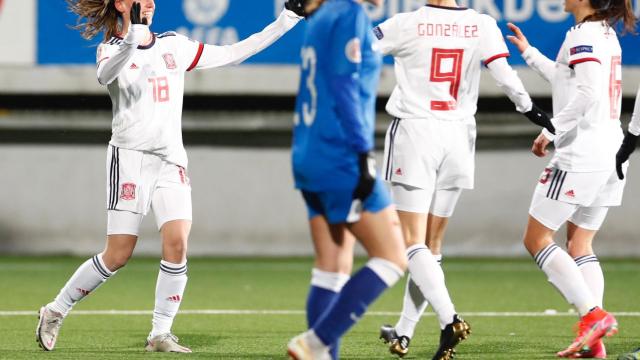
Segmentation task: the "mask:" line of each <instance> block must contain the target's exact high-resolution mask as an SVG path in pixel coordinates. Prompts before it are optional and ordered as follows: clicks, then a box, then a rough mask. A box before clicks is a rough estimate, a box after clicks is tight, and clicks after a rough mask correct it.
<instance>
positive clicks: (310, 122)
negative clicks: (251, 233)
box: [288, 0, 406, 360]
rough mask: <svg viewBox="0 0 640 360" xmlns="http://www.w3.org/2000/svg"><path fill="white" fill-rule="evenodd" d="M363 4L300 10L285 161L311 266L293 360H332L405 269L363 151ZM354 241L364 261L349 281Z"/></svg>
mask: <svg viewBox="0 0 640 360" xmlns="http://www.w3.org/2000/svg"><path fill="white" fill-rule="evenodd" d="M368 2H370V3H372V4H374V5H378V6H379V5H381V4H382V2H383V1H382V0H368ZM363 3H364V1H363V0H326V1H318V0H309V1H307V3H306V7H305V13H306V14H312V15H308V24H307V25H308V27H307V32H306V36H305V39H304V43H303V46H302V50H301V56H302V64H301V68H302V71H301V79H300V90H299V93H298V98H297V101H296V111H295V117H294V124H295V127H294V131H293V148H292V163H293V173H294V177H295V185H296V188H297V189H299V190H300V191H301V193H302V196H303V198H304V201H305V203H306V205H307V209H308V212H309V224H310V229H311V237H312V239H313V243H314V247H315V250H316V261H315V264H314V269H313V272H312V278H311V289H310V292H309V296H308V299H307V320H308V325H309V330H308V331H306V332H304V333H302V334H301V335H299V336H297V337H295V338H293V339H292V340H291V341H290V342H289V345H288V352H289V355H290V356H291V357H292V358H293V359H297V360H302V359H330V358H334V359H336V358H338V348H339V344H338V341H339V339H340V338H341V337H342V335H344V334H345V333H346V332H347V330H348V329H349V328H350V327H351V326H353V325H354V324H355V323H356V321H358V320H359V319H360V317H361V316H362V315H363V314H364V312H365V311H366V309H367V307H368V306H369V305H370V304H371V303H372V302H373V301H374V300H375V299H376V298H377V297H378V296H379V295H380V294H381V293H382V292H383V291H384V290H385V289H387V288H388V287H390V286H392V285H393V284H395V283H396V282H397V281H398V280H399V279H400V278H401V277H402V275H403V273H404V270H405V268H406V256H405V254H404V245H403V241H402V235H401V231H400V227H399V220H398V217H397V215H396V212H395V209H394V207H393V206H392V205H391V202H390V196H389V194H388V191H387V189H386V187H385V186H384V184H383V182H382V181H381V180H380V179H379V178H378V177H377V175H376V172H375V164H374V162H373V158H372V154H371V152H372V150H373V135H374V119H375V101H376V90H377V85H378V80H379V74H380V67H381V65H382V57H381V55H380V54H379V53H377V52H375V51H374V50H373V47H372V45H373V41H374V34H373V32H372V31H371V29H372V25H371V21H370V19H369V18H368V16H367V14H366V12H365V10H364V8H363ZM354 236H355V237H356V238H358V239H359V240H360V241H361V243H362V245H363V246H364V248H365V249H366V251H367V253H368V255H369V261H368V262H367V264H366V265H365V266H364V267H363V268H362V269H360V270H359V271H358V272H356V273H355V274H354V275H353V276H352V277H350V278H349V273H350V272H351V266H352V261H353V259H352V255H353V244H354ZM330 353H331V355H330Z"/></svg>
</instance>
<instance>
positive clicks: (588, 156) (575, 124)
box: [509, 0, 635, 358]
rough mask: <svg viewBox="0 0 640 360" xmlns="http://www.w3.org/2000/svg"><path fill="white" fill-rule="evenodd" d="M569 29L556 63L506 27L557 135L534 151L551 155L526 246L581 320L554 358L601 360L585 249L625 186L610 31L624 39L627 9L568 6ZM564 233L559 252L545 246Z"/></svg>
mask: <svg viewBox="0 0 640 360" xmlns="http://www.w3.org/2000/svg"><path fill="white" fill-rule="evenodd" d="M565 11H567V12H569V13H571V14H572V15H573V16H574V18H575V21H576V25H575V26H573V27H572V28H571V29H570V30H569V31H567V34H566V37H565V40H564V43H563V44H562V47H561V48H560V52H559V54H558V56H557V58H556V61H555V62H554V61H552V60H550V59H548V58H547V57H545V56H544V55H542V54H541V53H540V52H539V51H538V50H537V49H535V48H534V47H532V46H529V43H528V41H527V39H526V37H525V36H524V35H523V34H522V32H521V31H520V29H519V28H518V27H516V26H515V25H513V24H509V27H510V29H511V30H512V31H513V32H514V34H515V36H509V40H510V41H511V42H512V43H513V44H515V45H516V46H517V47H518V50H520V52H521V53H522V56H523V57H524V59H525V60H526V61H527V64H528V65H529V66H530V67H531V68H533V69H534V70H535V71H536V72H538V73H539V74H540V75H541V76H542V77H543V78H545V79H546V80H547V81H549V82H550V83H551V86H552V97H553V113H554V117H553V119H552V123H553V125H554V127H555V129H556V133H555V135H554V134H552V133H550V132H549V131H546V130H543V133H542V134H540V136H538V138H537V139H536V140H535V141H534V144H533V148H532V151H533V153H534V154H536V155H537V156H540V157H542V156H545V155H546V154H547V150H546V147H547V145H548V144H549V143H550V142H551V141H553V142H554V145H555V153H554V155H553V157H552V159H551V161H550V163H549V165H548V166H547V168H545V169H544V171H543V173H542V176H541V178H540V180H539V182H538V185H537V187H536V190H535V192H534V195H533V199H532V201H531V207H530V209H529V223H528V225H527V229H526V232H525V235H524V245H525V247H526V248H527V250H528V251H529V253H530V254H531V255H532V256H534V257H535V261H536V263H537V264H538V266H539V267H540V268H541V269H542V271H544V272H545V274H546V275H547V277H548V279H549V282H551V283H552V284H553V285H554V286H555V287H556V288H557V289H558V290H559V291H560V293H562V295H563V296H564V297H565V298H566V300H567V301H568V302H569V303H570V304H573V305H574V306H575V307H576V308H577V310H578V312H579V314H580V316H581V319H580V323H579V330H578V336H577V337H576V340H575V341H574V342H573V343H572V344H571V345H570V346H569V347H568V348H567V349H565V350H563V351H560V352H558V354H557V355H558V356H561V357H571V358H575V357H587V358H588V357H598V358H600V357H605V356H606V351H605V348H604V345H603V344H602V341H601V338H602V337H603V336H605V335H609V336H610V335H613V334H615V332H616V331H617V322H616V320H615V318H614V317H613V316H612V315H611V314H609V313H607V312H606V311H604V310H602V299H603V293H604V279H603V275H602V269H601V268H600V264H599V262H598V259H597V257H596V256H595V255H594V253H593V248H592V246H591V243H592V240H593V238H594V236H595V234H596V232H597V231H598V229H599V228H600V226H601V225H602V223H603V221H604V218H605V216H606V214H607V210H608V208H609V207H610V206H618V205H620V202H621V199H622V191H623V188H624V181H621V180H619V179H618V178H617V176H616V172H615V154H616V151H617V150H618V148H619V147H620V143H621V141H622V131H621V128H620V104H621V99H620V95H621V91H622V85H621V56H622V52H621V49H620V44H619V42H618V38H617V35H616V31H615V28H614V26H615V24H616V23H618V22H619V21H622V22H623V25H624V27H625V29H626V30H632V29H633V28H634V25H635V18H634V16H633V11H632V8H631V4H630V1H629V0H566V2H565ZM564 223H567V252H565V251H564V250H563V249H561V248H559V247H558V246H557V245H556V244H555V242H554V241H553V235H554V233H555V232H556V231H557V230H558V229H559V228H560V226H562V225H563V224H564Z"/></svg>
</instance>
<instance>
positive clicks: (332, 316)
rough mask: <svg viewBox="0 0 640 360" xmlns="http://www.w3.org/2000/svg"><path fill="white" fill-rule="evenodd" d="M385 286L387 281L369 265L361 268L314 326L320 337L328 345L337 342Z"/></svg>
mask: <svg viewBox="0 0 640 360" xmlns="http://www.w3.org/2000/svg"><path fill="white" fill-rule="evenodd" d="M386 289H387V284H386V283H385V282H384V281H383V280H382V279H381V278H380V277H379V276H378V275H377V274H376V273H375V272H374V271H373V270H371V269H370V268H369V267H368V266H365V267H363V268H362V269H360V271H358V272H357V273H356V274H355V275H354V276H352V277H351V279H350V280H349V281H348V282H347V283H346V284H345V286H344V287H343V288H342V291H340V294H339V295H338V297H337V299H336V300H335V301H334V302H333V306H332V307H331V308H329V309H327V311H325V312H324V313H323V314H322V316H321V317H320V319H318V320H317V321H316V323H315V324H314V325H313V330H314V331H315V333H316V335H317V336H318V338H320V340H322V342H323V343H325V344H334V343H336V341H338V340H339V339H340V338H341V337H342V335H344V334H345V333H346V332H347V331H348V330H349V328H351V327H352V326H353V325H354V324H355V323H356V322H357V321H358V320H360V317H362V315H364V313H365V311H366V310H367V308H368V307H369V305H371V303H373V302H374V301H375V300H376V299H377V298H378V296H380V294H382V292H383V291H384V290H386Z"/></svg>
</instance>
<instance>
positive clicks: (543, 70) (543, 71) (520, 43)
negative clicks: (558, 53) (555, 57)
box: [507, 23, 556, 82]
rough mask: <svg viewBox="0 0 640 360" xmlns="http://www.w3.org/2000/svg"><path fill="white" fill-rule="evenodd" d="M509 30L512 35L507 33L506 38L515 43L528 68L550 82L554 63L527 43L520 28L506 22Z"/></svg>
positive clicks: (554, 70) (554, 68) (554, 66)
mask: <svg viewBox="0 0 640 360" xmlns="http://www.w3.org/2000/svg"><path fill="white" fill-rule="evenodd" d="M507 26H508V27H509V30H511V32H513V35H508V36H507V39H509V41H510V42H511V43H512V44H513V45H515V46H516V47H517V48H518V50H519V51H520V54H521V55H522V58H523V59H524V60H525V61H526V62H527V65H529V67H530V68H532V69H533V70H534V71H535V72H537V73H538V75H540V76H542V78H544V79H545V80H547V81H549V82H551V80H552V79H553V76H554V74H555V72H556V64H555V62H554V61H552V60H551V59H549V58H548V57H546V56H544V55H542V53H541V52H540V51H538V49H536V48H534V47H533V46H531V45H530V44H529V41H528V40H527V37H526V36H524V34H523V33H522V30H520V28H519V27H517V26H516V25H514V24H512V23H508V24H507Z"/></svg>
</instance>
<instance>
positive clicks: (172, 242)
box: [164, 237, 187, 258]
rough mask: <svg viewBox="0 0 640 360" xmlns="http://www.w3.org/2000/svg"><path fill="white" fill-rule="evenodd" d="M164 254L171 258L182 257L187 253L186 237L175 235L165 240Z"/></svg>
mask: <svg viewBox="0 0 640 360" xmlns="http://www.w3.org/2000/svg"><path fill="white" fill-rule="evenodd" d="M164 251H165V254H166V255H167V256H169V257H171V258H184V257H186V255H187V239H186V238H181V237H176V238H172V239H167V240H165V243H164Z"/></svg>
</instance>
